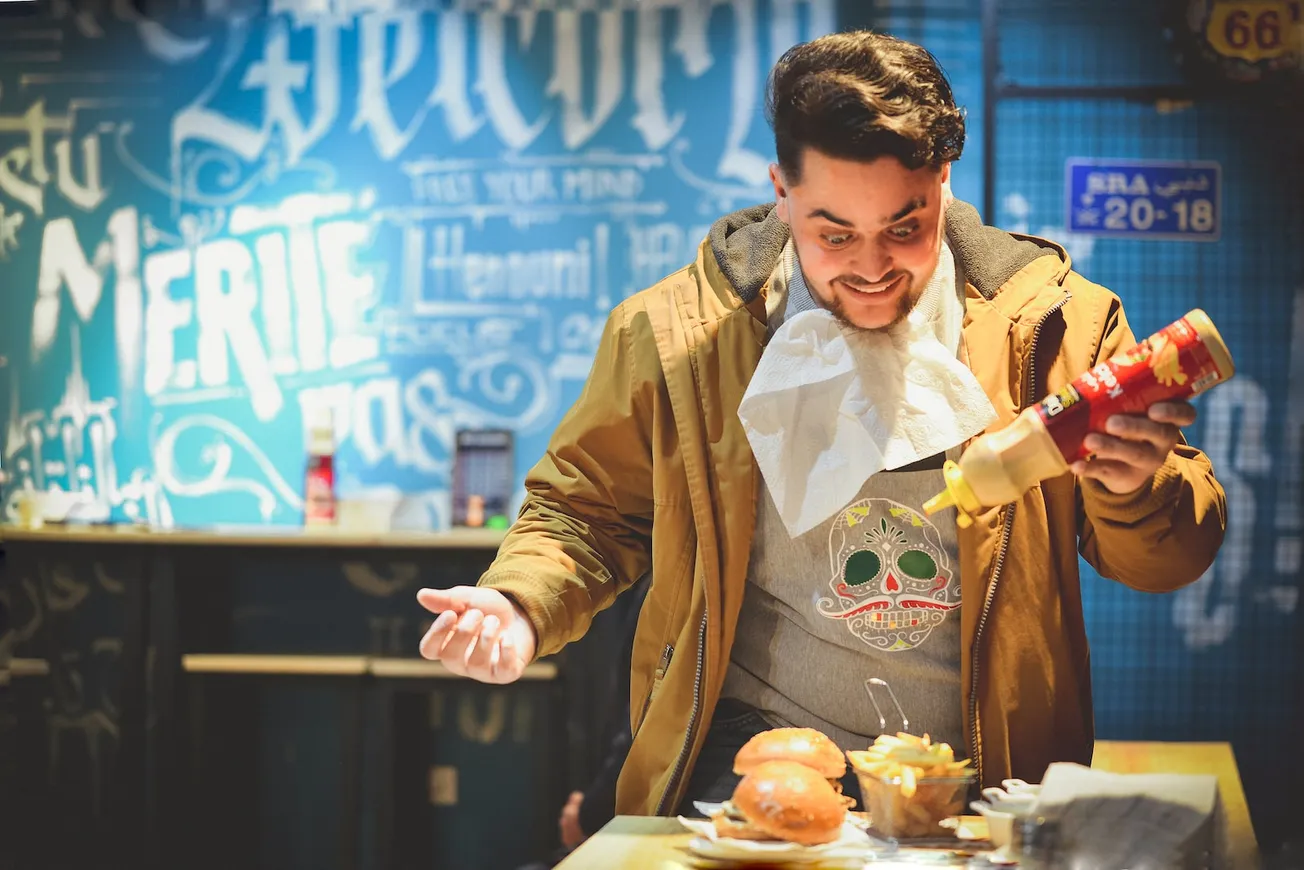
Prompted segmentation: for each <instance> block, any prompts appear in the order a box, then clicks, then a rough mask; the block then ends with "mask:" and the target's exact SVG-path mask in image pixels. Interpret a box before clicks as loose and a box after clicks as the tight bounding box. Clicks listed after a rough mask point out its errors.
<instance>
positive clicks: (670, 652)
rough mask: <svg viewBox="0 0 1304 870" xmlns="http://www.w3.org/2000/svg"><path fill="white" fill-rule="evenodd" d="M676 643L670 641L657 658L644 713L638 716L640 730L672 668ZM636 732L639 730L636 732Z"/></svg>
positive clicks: (644, 704)
mask: <svg viewBox="0 0 1304 870" xmlns="http://www.w3.org/2000/svg"><path fill="white" fill-rule="evenodd" d="M674 655H675V645H674V644H671V643H668V644H666V646H665V649H663V650H661V658H660V659H659V660H657V669H656V671H655V673H654V674H653V676H652V688H650V689H648V693H647V698H646V699H645V700H644V701H643V713H642V714H641V715H640V716H639V718H638V727H639V730H641V729H642V728H643V723H644V722H645V721H647V711H648V709H649V708H650V707H651V706H652V699H653V698H655V697H656V696H657V689H659V688H661V681H662V680H664V679H665V677H666V671H667V670H669V669H670V660H671V659H672V658H674ZM634 733H635V734H637V733H638V731H635V732H634Z"/></svg>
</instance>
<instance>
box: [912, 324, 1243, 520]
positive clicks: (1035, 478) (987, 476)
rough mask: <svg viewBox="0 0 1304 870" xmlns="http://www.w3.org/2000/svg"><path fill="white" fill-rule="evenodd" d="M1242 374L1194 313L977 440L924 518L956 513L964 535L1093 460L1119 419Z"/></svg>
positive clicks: (952, 467) (950, 468)
mask: <svg viewBox="0 0 1304 870" xmlns="http://www.w3.org/2000/svg"><path fill="white" fill-rule="evenodd" d="M1235 370H1236V369H1235V366H1234V365H1233V364H1232V358H1231V354H1230V353H1228V351H1227V345H1226V344H1225V343H1224V342H1223V340H1222V337H1221V336H1220V335H1219V334H1218V330H1217V329H1216V328H1215V327H1214V325H1213V321H1211V320H1210V319H1209V316H1208V315H1207V314H1205V313H1204V312H1203V311H1201V310H1199V309H1196V310H1194V311H1191V312H1190V313H1189V314H1187V315H1186V316H1185V317H1183V318H1182V319H1180V320H1178V321H1177V322H1175V323H1172V324H1169V325H1168V326H1166V327H1164V328H1163V329H1161V330H1159V331H1158V332H1156V333H1155V334H1154V335H1152V336H1150V337H1149V338H1147V339H1146V340H1145V341H1142V342H1141V343H1139V344H1137V345H1136V346H1135V347H1132V348H1131V349H1129V350H1126V351H1123V352H1122V353H1120V354H1118V355H1117V356H1115V357H1114V358H1113V359H1110V360H1108V361H1106V362H1103V363H1101V364H1099V365H1097V366H1096V367H1095V368H1093V369H1091V370H1090V371H1088V372H1086V373H1085V374H1083V375H1081V376H1079V377H1078V378H1077V379H1075V380H1074V381H1073V382H1072V383H1070V384H1068V385H1067V386H1065V387H1064V388H1063V389H1061V390H1059V391H1058V392H1055V393H1052V394H1051V395H1049V396H1047V397H1046V398H1044V399H1042V400H1041V401H1040V402H1038V403H1037V404H1036V405H1033V406H1032V407H1030V408H1027V409H1025V410H1024V411H1023V413H1021V414H1020V415H1019V416H1018V417H1016V418H1015V419H1014V422H1012V423H1010V425H1009V426H1006V427H1005V428H1004V429H1002V430H1000V431H999V432H993V433H992V434H990V435H984V436H982V437H981V438H978V439H977V440H975V441H974V442H973V443H972V444H971V445H970V446H969V449H967V450H966V451H965V452H964V455H962V456H961V457H960V461H959V463H955V462H947V463H946V465H945V477H946V489H945V490H944V491H943V492H941V493H939V494H938V495H937V496H935V497H934V498H932V499H930V500H929V501H928V502H926V503H925V504H924V511H925V512H926V513H929V514H935V513H937V512H939V511H941V510H943V509H945V508H948V507H952V506H954V507H955V508H956V510H957V516H956V521H957V523H958V524H959V526H960V527H961V528H965V527H967V526H968V525H969V524H970V523H972V522H973V518H972V516H971V514H974V513H976V512H978V511H980V510H982V509H983V508H984V507H991V506H994V505H999V504H1006V503H1008V502H1012V501H1014V500H1016V499H1017V498H1018V497H1019V496H1020V495H1022V494H1023V493H1024V492H1026V491H1027V490H1028V489H1029V488H1031V487H1032V486H1034V485H1036V484H1037V483H1038V482H1039V481H1042V480H1046V479H1047V478H1051V477H1058V476H1060V475H1062V474H1066V473H1068V470H1069V464H1070V463H1072V462H1076V461H1077V460H1079V459H1089V458H1090V455H1091V454H1090V451H1089V450H1087V449H1086V448H1085V447H1084V446H1083V444H1082V442H1083V439H1085V438H1086V437H1087V435H1088V434H1089V433H1091V432H1103V431H1104V429H1105V421H1106V420H1108V419H1109V418H1110V417H1111V416H1113V415H1114V414H1144V413H1145V412H1146V411H1147V410H1148V409H1149V408H1150V406H1151V405H1154V404H1156V403H1157V402H1166V401H1180V400H1183V399H1188V398H1190V397H1192V396H1194V395H1196V394H1198V393H1202V392H1204V391H1205V390H1207V389H1209V388H1210V387H1212V386H1214V385H1216V384H1220V383H1222V382H1223V381H1226V380H1228V379H1230V378H1231V377H1232V375H1233V374H1234V373H1235Z"/></svg>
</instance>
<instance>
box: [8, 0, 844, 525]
mask: <svg viewBox="0 0 1304 870" xmlns="http://www.w3.org/2000/svg"><path fill="white" fill-rule="evenodd" d="M430 5H431V7H432V8H430V9H423V10H422V9H413V10H410V11H409V10H406V9H398V8H396V7H394V6H392V5H390V4H380V5H379V6H373V5H372V4H368V3H361V4H350V3H345V2H343V0H339V2H335V0H328V2H319V0H302V2H299V0H293V2H281V0H276V2H273V3H272V4H271V5H270V7H269V8H249V7H247V6H243V5H239V4H234V3H221V2H218V3H212V2H210V3H209V4H208V7H207V8H206V9H205V10H204V12H203V13H202V14H201V13H199V12H192V13H186V14H182V13H180V12H178V13H176V14H171V15H167V14H160V15H159V16H158V18H157V19H148V18H143V17H141V16H140V14H139V13H138V12H137V11H135V7H134V6H133V5H132V4H129V3H125V2H116V3H112V4H99V5H93V6H86V7H84V8H82V9H81V11H75V9H74V8H73V7H70V6H68V5H66V4H65V5H63V6H55V7H51V9H50V10H48V14H45V15H41V16H36V17H32V18H19V19H14V20H7V21H6V22H5V27H4V30H3V34H0V284H2V289H3V294H4V313H5V317H4V319H3V324H2V325H0V329H2V330H3V342H4V343H3V348H4V350H3V353H4V355H5V356H6V358H7V360H8V377H7V379H6V384H5V390H6V392H7V400H6V401H5V403H4V404H5V408H4V412H5V421H6V423H5V432H4V453H3V467H4V468H5V469H6V473H7V475H8V477H9V478H10V480H9V486H8V492H7V494H8V496H9V498H8V509H9V511H10V513H11V515H12V513H13V511H14V509H15V505H14V496H15V493H17V492H18V491H19V490H21V489H34V490H39V491H42V492H45V493H49V494H51V495H50V496H49V502H48V503H50V504H52V505H54V506H55V507H54V509H55V510H57V511H59V512H64V511H67V512H68V513H69V514H70V515H71V516H75V517H77V518H80V519H85V520H110V521H144V520H147V521H150V522H153V523H156V524H162V525H168V524H174V525H207V524H215V523H268V524H295V523H298V522H299V521H300V518H301V516H302V493H303V475H304V462H305V432H304V430H305V421H307V420H311V419H313V418H314V416H315V415H316V414H317V409H319V408H327V409H330V410H331V412H332V413H333V421H334V426H335V429H336V438H337V444H338V448H337V463H338V471H337V474H338V476H339V495H340V496H341V497H343V498H350V499H361V500H368V499H370V500H373V501H379V503H381V504H384V505H387V506H388V509H391V510H392V511H393V515H394V523H395V525H397V526H400V527H411V528H441V527H445V526H447V525H448V523H449V507H448V505H449V489H450V480H451V472H452V468H451V464H452V459H453V444H454V437H455V432H456V431H457V430H459V429H475V428H501V427H505V428H509V429H511V430H513V431H514V432H515V433H516V439H517V440H516V450H515V455H516V466H517V474H518V481H517V482H518V485H519V481H520V478H521V477H523V475H524V473H525V471H526V470H527V469H528V467H529V466H530V465H531V464H532V463H533V462H534V461H535V460H537V458H538V457H539V455H540V454H541V453H542V451H543V450H544V447H545V445H546V442H547V438H548V436H549V433H550V432H551V431H552V429H553V428H554V426H555V424H556V423H557V421H558V420H559V418H560V416H561V414H562V413H564V411H565V410H566V408H567V407H568V406H569V405H570V404H571V403H572V402H573V401H574V399H575V397H576V396H577V395H578V391H579V387H580V385H581V384H582V382H583V379H584V378H585V377H586V376H587V374H588V370H589V367H590V365H591V362H592V354H593V351H594V349H595V347H596V338H597V335H598V332H599V330H600V328H601V325H602V323H603V321H604V319H605V317H606V315H607V313H608V312H609V311H610V309H611V308H612V306H613V305H614V304H615V303H617V302H619V301H620V300H621V299H622V298H624V297H625V296H627V295H629V294H630V293H633V292H635V291H636V290H638V289H641V288H643V287H645V286H647V285H649V284H651V283H652V282H654V281H656V280H657V279H659V278H660V277H662V276H664V275H666V274H668V273H670V272H672V271H674V270H676V269H677V268H679V267H680V266H682V265H683V264H684V263H686V262H688V261H689V260H690V259H691V258H692V257H693V256H694V255H695V251H696V247H697V244H698V242H699V241H700V240H701V238H702V237H703V236H704V234H705V232H706V228H707V227H708V226H709V223H710V222H711V221H712V220H713V219H714V218H715V217H716V216H718V215H719V214H720V213H721V212H723V211H725V210H729V209H732V208H735V207H740V206H743V205H747V204H752V203H755V202H760V201H766V200H768V199H770V198H772V192H771V190H770V189H769V187H768V181H767V167H768V164H769V162H770V160H771V153H772V138H771V135H770V132H769V129H768V126H767V125H766V123H765V119H764V116H763V111H762V103H763V99H764V84H765V75H766V72H767V70H768V68H769V67H770V65H771V64H772V62H773V61H774V60H775V58H776V57H777V56H778V55H779V53H781V52H782V51H783V50H784V49H786V48H788V47H789V46H790V45H792V44H793V43H795V42H797V41H800V40H803V39H807V38H810V37H812V36H815V35H818V34H820V33H823V32H828V31H831V30H833V29H834V28H835V22H834V18H835V5H836V4H835V3H834V2H833V0H761V2H758V0H726V2H693V0H684V2H656V3H648V2H634V0H629V2H621V3H610V2H604V3H600V4H598V3H587V4H586V3H569V2H568V3H564V4H551V3H532V4H515V5H512V4H461V5H458V4H430ZM525 6H528V7H529V8H528V9H522V11H508V12H503V11H499V10H501V9H503V8H511V9H520V8H521V7H525ZM554 7H556V8H554Z"/></svg>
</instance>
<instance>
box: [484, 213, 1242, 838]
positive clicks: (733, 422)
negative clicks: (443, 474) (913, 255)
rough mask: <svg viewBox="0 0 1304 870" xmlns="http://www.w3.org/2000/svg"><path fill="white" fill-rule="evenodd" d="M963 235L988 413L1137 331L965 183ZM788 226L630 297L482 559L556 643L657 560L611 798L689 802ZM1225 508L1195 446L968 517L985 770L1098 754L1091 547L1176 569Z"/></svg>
mask: <svg viewBox="0 0 1304 870" xmlns="http://www.w3.org/2000/svg"><path fill="white" fill-rule="evenodd" d="M947 233H948V239H949V241H950V244H951V247H952V249H953V250H954V251H955V254H956V257H957V259H958V261H959V262H960V264H961V266H962V268H963V269H964V272H965V276H966V290H967V312H966V315H965V323H964V337H965V346H966V348H967V352H968V357H969V359H968V364H969V365H970V367H971V368H972V370H973V372H974V374H975V375H976V376H977V378H978V380H979V382H980V383H981V384H982V385H983V387H984V389H985V390H986V392H987V394H988V396H989V397H990V398H991V400H992V402H993V404H994V405H995V406H996V410H997V413H998V415H999V419H998V420H997V422H995V423H993V424H992V427H991V429H992V430H995V429H999V428H1001V427H1003V426H1005V425H1006V424H1008V423H1009V422H1010V421H1011V420H1013V419H1014V417H1015V415H1016V414H1018V412H1019V411H1020V410H1021V409H1022V408H1024V407H1025V406H1027V405H1029V404H1030V403H1032V402H1033V401H1035V400H1037V399H1039V398H1040V397H1041V396H1043V395H1045V394H1046V392H1047V391H1049V390H1054V389H1057V388H1058V387H1059V386H1061V385H1063V384H1064V383H1065V382H1067V381H1068V380H1069V379H1071V378H1073V377H1076V376H1077V375H1078V374H1080V373H1082V372H1084V371H1086V370H1087V369H1088V368H1090V367H1091V366H1092V365H1094V364H1095V363H1096V362H1098V361H1101V360H1104V359H1107V358H1108V357H1110V356H1111V355H1113V354H1114V353H1115V352H1116V351H1119V350H1120V349H1123V348H1126V347H1128V346H1130V345H1131V344H1133V343H1135V338H1134V336H1133V334H1132V332H1131V331H1130V330H1129V328H1128V325H1127V321H1126V319H1125V318H1124V315H1123V311H1122V308H1121V306H1120V303H1119V300H1118V298H1117V297H1116V296H1114V295H1113V294H1112V293H1110V292H1109V291H1107V290H1105V289H1104V288H1102V287H1099V286H1097V285H1095V284H1092V283H1090V282H1089V281H1087V280H1086V279H1084V278H1083V277H1081V276H1080V275H1078V274H1077V273H1075V272H1073V271H1072V270H1071V268H1070V263H1069V258H1068V255H1067V254H1066V253H1065V252H1064V250H1063V249H1062V248H1060V247H1058V246H1056V245H1053V244H1051V243H1048V242H1045V241H1042V240H1033V239H1028V238H1023V237H1015V236H1011V235H1009V234H1006V233H1004V232H1001V231H999V230H995V229H992V228H990V227H984V226H982V224H981V223H980V221H979V220H978V215H977V212H976V211H974V210H973V208H972V207H970V206H968V205H966V204H964V203H956V204H954V205H953V206H952V207H951V208H950V210H949V211H948V213H947ZM785 239H786V228H785V227H783V226H782V224H780V223H779V222H778V221H777V219H776V218H775V216H774V215H773V214H772V212H771V210H770V209H768V208H767V207H758V208H756V209H751V210H748V211H746V212H741V213H739V214H736V215H731V216H729V217H727V218H725V219H722V220H721V221H720V222H719V223H718V224H717V225H716V226H715V227H713V228H712V231H711V235H710V237H708V239H707V240H706V241H705V242H704V243H703V244H702V246H701V247H700V249H699V252H698V256H697V259H696V262H694V263H693V264H692V265H690V266H687V267H686V268H684V269H682V270H680V271H679V272H676V273H675V274H673V275H671V276H669V277H668V278H666V279H665V280H663V281H662V282H660V283H659V284H657V285H656V286H654V287H652V288H650V289H648V290H646V291H643V292H641V293H639V294H637V295H635V296H633V297H631V298H629V299H628V300H626V301H625V302H624V303H623V304H621V305H620V306H619V307H617V308H616V310H615V311H614V312H613V313H612V315H611V317H610V320H609V322H608V324H607V327H606V330H605V332H604V334H603V336H602V340H601V343H600V346H599V348H598V352H597V355H596V358H595V364H594V368H593V371H592V374H591V376H590V378H589V380H588V382H587V384H586V385H585V387H584V390H583V392H582V393H581V395H580V397H579V399H578V400H577V402H576V404H575V405H574V407H573V408H572V409H571V411H570V412H569V413H568V414H567V415H566V416H565V418H564V419H563V420H562V422H561V423H560V424H559V426H558V427H557V430H556V433H555V434H554V436H553V438H552V441H551V445H550V447H549V449H548V452H547V454H546V455H545V456H544V458H543V459H542V460H541V461H540V462H539V464H538V465H537V466H536V467H535V468H534V469H533V470H532V471H531V473H530V474H529V475H528V477H527V481H526V486H527V491H528V498H527V500H526V503H525V504H524V506H523V507H522V510H521V514H520V517H519V518H518V520H517V522H516V524H515V525H514V526H513V527H512V529H511V531H510V533H509V534H508V536H507V539H506V541H505V542H504V544H503V545H502V549H501V551H500V552H499V555H498V557H497V559H496V560H495V562H494V563H493V565H492V566H491V568H490V569H489V571H488V572H487V573H486V574H485V576H484V577H483V578H482V580H481V584H482V585H487V586H494V587H496V588H498V589H500V590H501V591H503V592H504V593H506V594H508V595H509V596H511V597H513V598H514V599H515V600H516V601H517V602H518V603H519V604H520V606H521V607H522V608H523V609H524V611H525V612H526V614H528V616H529V618H530V620H531V622H532V623H533V624H534V627H535V629H536V631H537V632H538V638H539V644H538V654H539V655H549V654H552V653H555V652H557V651H558V650H559V649H561V648H562V647H563V646H564V645H565V644H566V643H568V642H569V641H572V640H575V639H577V638H579V637H580V636H581V635H583V634H584V632H585V631H586V630H587V629H588V627H589V624H590V622H591V620H592V618H593V615H594V614H595V613H596V612H597V611H599V610H601V609H603V608H605V607H607V606H608V605H610V604H611V603H612V601H613V600H614V598H615V596H616V595H617V594H618V593H620V592H621V591H623V590H625V589H627V588H629V586H631V585H632V584H633V583H634V582H635V581H637V580H638V578H639V577H640V576H642V575H643V574H644V572H646V571H648V570H651V571H652V583H651V587H650V589H649V591H648V595H647V599H646V602H645V603H644V606H643V609H642V613H641V615H640V618H639V623H638V629H637V633H636V637H635V641H634V649H633V660H632V675H631V685H630V696H631V717H632V727H633V729H634V740H633V744H632V746H631V749H630V753H629V757H628V760H627V762H626V764H625V767H624V769H623V771H622V773H621V777H620V783H619V788H618V793H617V805H616V810H617V812H618V813H622V814H623V813H634V814H668V813H671V812H674V811H675V809H676V807H677V804H678V802H679V800H680V798H681V797H682V790H683V788H684V786H685V785H686V783H687V782H688V778H689V772H690V770H691V768H692V766H693V763H694V760H695V759H696V757H697V753H698V751H699V749H700V746H701V742H702V740H703V738H704V736H705V735H706V732H707V729H708V727H709V725H710V721H711V715H712V711H713V710H714V707H715V704H716V701H717V700H718V698H719V693H720V687H721V685H722V683H723V681H724V677H725V670H726V667H727V665H728V662H729V650H730V646H731V644H732V643H733V639H734V632H735V629H736V627H737V620H738V610H739V605H740V603H741V601H742V596H743V594H744V593H745V590H746V588H747V568H748V554H749V551H750V548H751V543H752V534H753V529H754V524H755V515H756V499H757V493H758V490H757V484H758V481H759V472H758V470H757V467H756V464H755V461H754V459H753V457H752V454H751V450H750V448H749V445H748V442H747V439H746V437H745V435H744V434H743V430H742V426H741V424H740V422H739V420H738V415H737V409H738V404H739V401H740V400H741V398H742V396H743V392H744V391H745V390H746V388H747V384H748V381H749V379H750V377H751V375H752V372H753V371H754V370H755V368H756V365H757V363H758V361H759V359H760V356H761V350H762V347H763V343H764V341H765V335H766V329H765V323H764V318H765V307H764V301H765V293H766V290H767V284H768V277H769V275H770V273H771V271H772V270H773V267H774V264H775V263H776V262H777V258H778V253H779V249H780V248H781V247H782V243H783V241H784V240H785ZM1181 313H1182V312H1176V313H1175V314H1174V316H1177V315H1178V314H1181ZM1225 513H1226V503H1225V498H1224V494H1223V491H1222V488H1221V487H1220V486H1219V484H1218V482H1217V481H1216V480H1215V479H1214V476H1213V470H1212V468H1211V466H1210V463H1209V461H1208V459H1207V458H1206V457H1205V456H1204V455H1203V454H1202V453H1200V452H1199V451H1197V450H1195V449H1192V448H1190V447H1187V446H1185V445H1183V446H1181V447H1179V448H1178V449H1177V450H1176V451H1174V452H1173V453H1172V454H1171V455H1170V456H1169V458H1168V460H1167V462H1166V463H1165V464H1164V466H1163V467H1162V468H1161V469H1160V470H1159V472H1158V473H1157V474H1156V475H1155V478H1154V481H1153V483H1152V484H1150V485H1149V486H1147V487H1144V488H1143V489H1142V491H1140V492H1138V493H1136V494H1133V495H1127V496H1119V495H1114V494H1112V493H1110V492H1108V491H1107V490H1105V489H1104V488H1103V487H1100V486H1098V485H1096V484H1095V483H1091V482H1088V483H1085V484H1081V485H1079V484H1078V482H1077V481H1076V480H1075V479H1074V478H1073V477H1072V476H1071V475H1066V476H1064V477H1062V478H1059V479H1054V480H1048V481H1045V482H1043V483H1042V484H1041V485H1040V486H1037V487H1034V488H1033V489H1031V490H1029V491H1028V492H1027V493H1026V494H1024V495H1023V497H1022V498H1021V499H1020V500H1019V501H1018V502H1015V503H1013V504H1009V505H1005V506H1002V507H999V508H993V509H991V510H989V511H986V512H985V513H983V514H981V515H979V516H978V517H977V518H976V521H975V523H974V524H973V525H972V526H971V527H970V528H968V529H962V530H960V532H959V536H960V577H961V588H962V606H961V621H962V623H961V624H962V638H961V654H962V663H961V681H962V686H963V697H964V699H965V710H964V717H965V723H966V729H967V731H968V733H969V735H970V746H969V747H968V749H969V752H970V753H971V755H972V757H973V758H974V759H975V764H976V765H977V767H978V769H979V772H980V776H981V780H982V782H983V783H984V784H988V785H990V784H994V783H997V782H999V780H1000V779H1002V778H1003V777H1009V776H1018V777H1023V778H1025V779H1029V780H1034V781H1035V780H1039V779H1040V778H1041V776H1042V774H1043V773H1044V771H1045V769H1046V766H1047V765H1048V764H1049V763H1050V762H1053V761H1060V760H1069V761H1078V762H1082V763H1087V762H1089V761H1090V757H1091V751H1092V745H1093V740H1094V736H1093V722H1092V709H1091V679H1090V678H1091V669H1090V664H1089V651H1088V645H1087V636H1086V631H1085V628H1084V624H1083V615H1082V597H1081V593H1080V589H1079V579H1078V554H1079V553H1081V554H1082V556H1084V557H1085V558H1086V559H1087V561H1089V562H1090V563H1091V564H1092V565H1093V566H1094V567H1095V568H1096V570H1097V571H1098V572H1099V573H1100V574H1101V575H1102V576H1104V577H1108V578H1111V579H1114V580H1117V581H1119V582H1122V583H1125V584H1126V585H1128V586H1130V587H1132V588H1134V589H1139V590H1143V591H1147V592H1165V591H1169V590H1173V589H1176V588H1179V587H1181V586H1183V585H1185V584H1187V583H1191V582H1193V581H1194V580H1196V579H1197V578H1198V577H1199V576H1200V575H1201V574H1202V573H1203V572H1204V570H1205V569H1206V568H1207V567H1208V566H1209V565H1210V563H1211V562H1212V561H1213V558H1214V556H1215V554H1216V553H1217V550H1218V547H1219V546H1220V544H1221V542H1222V537H1223V529H1224V525H1225ZM944 516H945V515H940V516H939V519H940V518H943V517H944Z"/></svg>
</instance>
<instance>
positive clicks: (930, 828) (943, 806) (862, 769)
mask: <svg viewBox="0 0 1304 870" xmlns="http://www.w3.org/2000/svg"><path fill="white" fill-rule="evenodd" d="M847 758H848V760H849V761H850V762H851V766H852V769H854V770H855V771H856V774H857V776H858V777H859V779H860V787H861V792H862V794H863V797H864V799H865V805H866V809H868V810H869V816H870V822H871V824H872V826H873V827H874V828H875V829H877V830H878V831H879V832H881V833H883V834H886V835H887V836H891V837H929V836H942V835H945V833H946V832H945V830H944V829H943V828H942V827H941V825H940V823H941V822H942V820H943V819H946V818H949V817H950V816H953V815H955V814H956V813H958V812H959V811H960V810H961V809H962V808H963V806H964V800H965V797H966V792H967V791H968V787H969V782H970V781H971V780H972V779H973V776H974V774H973V771H972V770H970V769H969V760H968V759H963V760H960V761H956V760H955V752H954V751H953V750H952V749H951V747H950V746H949V745H947V744H946V743H933V742H932V740H930V739H929V736H928V735H927V734H925V735H923V736H922V737H920V736H918V735H914V734H905V733H902V732H898V733H897V734H896V735H889V734H883V735H880V736H879V737H878V739H877V740H875V741H874V745H873V746H871V747H870V748H869V749H865V750H851V751H849V752H847Z"/></svg>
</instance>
